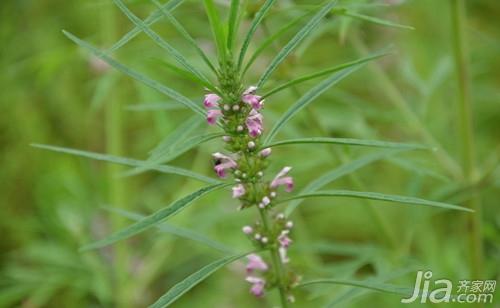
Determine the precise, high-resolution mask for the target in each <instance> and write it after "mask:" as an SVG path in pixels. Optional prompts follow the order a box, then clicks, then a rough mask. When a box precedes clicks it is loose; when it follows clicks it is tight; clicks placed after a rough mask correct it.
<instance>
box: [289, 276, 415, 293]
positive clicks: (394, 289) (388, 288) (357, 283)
mask: <svg viewBox="0 0 500 308" xmlns="http://www.w3.org/2000/svg"><path fill="white" fill-rule="evenodd" d="M323 283H326V284H336V285H345V286H352V287H359V288H365V289H370V290H374V291H379V292H385V293H392V294H397V295H405V296H410V295H411V294H412V293H413V289H412V288H407V287H400V286H396V285H392V284H387V283H380V282H373V281H362V280H347V279H317V280H310V281H306V282H303V283H300V284H299V285H297V288H300V287H305V286H309V285H313V284H323Z"/></svg>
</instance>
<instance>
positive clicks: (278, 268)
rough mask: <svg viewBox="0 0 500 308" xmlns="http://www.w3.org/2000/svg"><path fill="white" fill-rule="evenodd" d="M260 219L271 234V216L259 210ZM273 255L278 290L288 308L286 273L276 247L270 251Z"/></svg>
mask: <svg viewBox="0 0 500 308" xmlns="http://www.w3.org/2000/svg"><path fill="white" fill-rule="evenodd" d="M259 213H260V217H261V219H262V225H263V226H264V231H265V233H266V234H270V232H271V229H270V227H269V216H268V213H267V211H266V210H265V209H259ZM269 253H270V254H271V262H272V263H273V268H274V271H275V274H276V278H277V282H278V289H279V292H280V300H281V306H282V307H283V308H286V307H288V300H287V292H286V281H285V278H286V277H285V271H284V268H283V263H282V262H281V258H280V255H279V251H278V249H277V246H276V245H272V246H271V247H270V249H269Z"/></svg>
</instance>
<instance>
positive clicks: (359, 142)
mask: <svg viewBox="0 0 500 308" xmlns="http://www.w3.org/2000/svg"><path fill="white" fill-rule="evenodd" d="M311 143H315V144H318V143H324V144H341V145H354V146H365V147H375V148H388V149H407V150H423V149H429V147H426V146H423V145H420V144H410V143H399V142H389V141H378V140H364V139H353V138H328V137H313V138H297V139H290V140H283V141H276V142H273V143H270V144H267V145H266V147H277V146H283V145H293V144H311Z"/></svg>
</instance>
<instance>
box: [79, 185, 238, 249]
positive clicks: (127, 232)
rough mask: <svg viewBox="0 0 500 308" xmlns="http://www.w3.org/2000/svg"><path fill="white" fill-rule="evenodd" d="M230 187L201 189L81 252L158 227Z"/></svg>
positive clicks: (89, 245) (86, 247)
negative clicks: (218, 190) (207, 195)
mask: <svg viewBox="0 0 500 308" xmlns="http://www.w3.org/2000/svg"><path fill="white" fill-rule="evenodd" d="M228 185H230V184H225V183H221V184H215V185H211V186H206V187H204V188H201V189H199V190H197V191H195V192H193V193H191V194H189V195H187V196H185V197H182V198H180V199H178V200H176V201H174V202H173V203H171V204H170V205H169V206H168V207H165V208H163V209H161V210H159V211H157V212H155V213H153V214H151V215H149V216H146V217H144V218H143V219H141V220H139V221H137V222H136V223H134V224H132V225H130V226H128V227H126V228H124V229H122V230H120V231H116V232H114V233H112V234H111V235H109V236H107V237H105V238H103V239H101V240H98V241H96V242H93V243H90V244H87V245H84V246H83V247H81V248H80V251H88V250H92V249H98V248H102V247H105V246H108V245H111V244H114V243H116V242H118V241H121V240H124V239H127V238H130V237H132V236H134V235H137V234H139V233H141V232H143V231H145V230H147V229H149V228H151V227H154V226H156V225H157V224H158V223H160V222H162V221H164V220H166V219H168V218H170V217H172V216H174V215H176V214H177V213H178V212H180V211H182V210H184V209H185V208H187V207H188V206H189V205H190V204H191V203H192V202H193V201H195V200H197V199H199V198H200V197H201V196H203V195H205V194H207V193H209V192H212V191H214V190H216V189H219V188H222V187H225V186H228Z"/></svg>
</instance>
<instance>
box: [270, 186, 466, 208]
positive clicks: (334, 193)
mask: <svg viewBox="0 0 500 308" xmlns="http://www.w3.org/2000/svg"><path fill="white" fill-rule="evenodd" d="M315 197H352V198H360V199H370V200H380V201H387V202H395V203H403V204H413V205H423V206H431V207H439V208H444V209H449V210H459V211H465V212H474V211H473V210H471V209H468V208H465V207H462V206H458V205H453V204H448V203H443V202H437V201H429V200H425V199H420V198H415V197H408V196H399V195H388V194H382V193H376V192H365V191H352V190H327V191H319V192H314V193H307V194H301V195H297V196H294V197H291V198H287V199H284V200H280V201H278V203H283V202H287V201H289V200H295V199H303V198H315Z"/></svg>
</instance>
